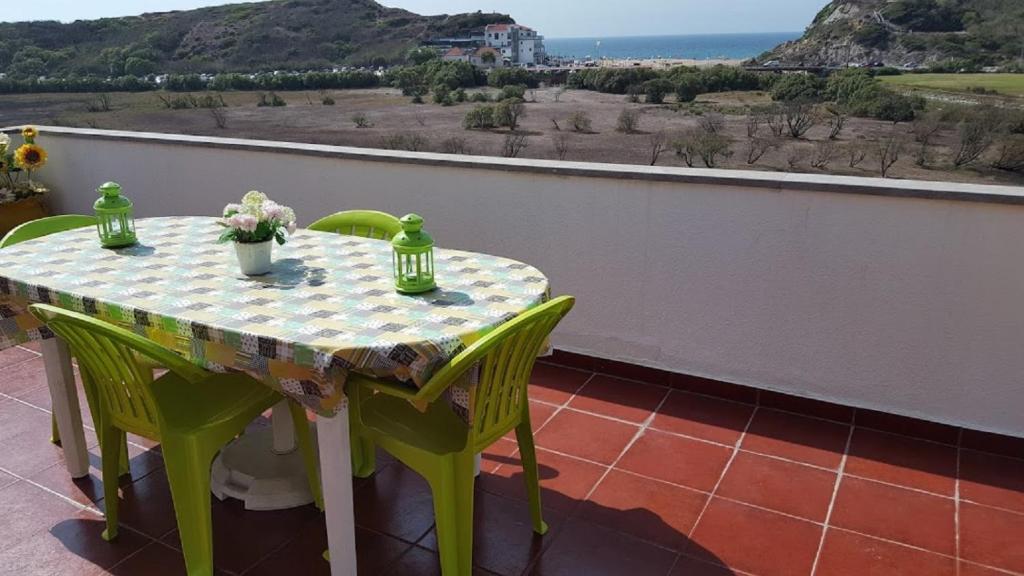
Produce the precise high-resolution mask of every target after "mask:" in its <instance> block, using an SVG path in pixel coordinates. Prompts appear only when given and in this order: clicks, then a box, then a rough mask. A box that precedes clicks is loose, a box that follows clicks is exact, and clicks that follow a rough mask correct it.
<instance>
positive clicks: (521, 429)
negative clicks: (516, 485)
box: [516, 419, 548, 535]
mask: <svg viewBox="0 0 1024 576" xmlns="http://www.w3.org/2000/svg"><path fill="white" fill-rule="evenodd" d="M516 440H518V441H519V458H520V460H521V461H522V463H523V479H524V480H526V494H527V496H528V497H529V499H530V518H531V519H532V520H533V531H534V532H536V533H537V534H540V535H544V534H547V532H548V525H547V524H546V523H545V522H544V518H543V517H542V514H541V507H540V475H539V474H538V472H537V451H536V449H534V447H533V430H532V429H531V428H530V421H529V420H528V419H524V420H523V422H522V423H521V424H519V426H517V427H516Z"/></svg>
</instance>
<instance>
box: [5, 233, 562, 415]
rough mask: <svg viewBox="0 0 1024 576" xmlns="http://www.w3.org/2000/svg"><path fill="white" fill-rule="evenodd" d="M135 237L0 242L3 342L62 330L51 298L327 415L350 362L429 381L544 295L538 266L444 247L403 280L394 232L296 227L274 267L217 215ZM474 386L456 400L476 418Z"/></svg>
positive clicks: (339, 398) (419, 381) (544, 280)
mask: <svg viewBox="0 0 1024 576" xmlns="http://www.w3.org/2000/svg"><path fill="white" fill-rule="evenodd" d="M137 228H138V237H139V243H138V244H137V245H135V246H131V247H128V248H123V249H116V250H110V249H104V248H101V247H100V245H99V240H98V238H97V235H96V231H95V230H94V229H93V228H83V229H79V230H74V231H70V232H63V233H60V234H55V235H52V236H47V237H44V238H40V239H37V240H31V241H28V242H24V243H21V244H17V245H14V246H11V247H9V248H5V249H3V250H0V348H4V347H7V346H13V345H15V344H19V343H23V342H26V341H28V340H36V339H42V338H49V337H52V333H50V332H49V330H47V329H46V327H45V326H40V325H39V323H38V322H37V321H36V320H35V319H34V318H33V317H32V316H31V315H30V314H29V313H28V311H27V306H28V304H30V303H38V302H45V303H50V304H54V305H56V306H60V307H63V308H66V309H69V310H75V311H78V312H83V313H85V314H88V315H90V316H94V317H97V318H100V319H102V320H105V321H108V322H112V323H115V324H118V325H120V326H123V327H126V328H128V329H130V330H133V331H134V332H136V333H138V334H141V335H144V336H145V337H147V338H149V339H151V340H154V341H156V342H159V343H160V344H163V345H164V346H167V347H169V348H171V349H173V350H175V351H177V352H178V353H180V354H182V355H183V356H185V357H187V358H189V359H190V360H191V361H193V362H195V363H196V364H198V365H201V366H204V367H206V368H209V369H212V370H226V369H235V370H243V371H245V372H248V373H250V374H252V375H254V376H256V377H257V378H260V379H261V380H263V381H264V382H265V383H267V384H268V385H270V386H272V387H274V388H275V389H277V390H279V391H281V392H283V393H285V394H287V395H289V396H291V397H292V398H295V399H296V400H298V401H300V402H302V403H303V404H304V405H305V406H307V407H309V408H310V409H312V410H314V411H316V412H317V413H319V414H321V415H325V416H330V415H333V414H334V413H335V412H336V411H337V410H338V409H339V408H340V403H341V402H342V400H343V398H344V395H343V393H342V387H343V384H344V382H345V377H346V376H347V374H348V371H349V370H358V371H360V372H363V373H367V374H371V375H376V376H389V377H394V378H397V379H399V380H401V381H405V382H409V383H410V384H414V385H416V386H422V385H423V384H425V383H426V382H427V380H429V378H430V377H431V375H433V374H434V372H435V371H436V370H437V369H438V368H440V367H441V366H443V365H445V364H446V363H448V362H449V361H450V360H451V358H452V357H454V356H455V355H456V354H457V353H458V352H460V351H461V350H463V349H464V348H465V347H466V346H468V345H469V344H472V343H473V342H474V341H476V340H477V339H479V338H480V337H481V336H482V335H484V334H486V333H487V332H488V331H490V330H492V329H493V328H495V327H497V326H499V325H500V324H502V323H504V322H506V321H507V320H509V319H511V318H513V317H515V316H516V315H518V314H520V313H521V312H523V311H525V310H527V309H529V308H531V307H533V306H536V305H538V304H540V303H542V302H544V301H546V300H547V298H548V281H547V278H545V276H544V275H543V274H541V273H540V272H539V271H538V270H537V269H535V268H533V267H531V266H528V265H526V264H523V263H521V262H516V261H514V260H508V259H505V258H499V257H495V256H487V255H483V254H475V253H470V252H460V251H455V250H442V249H438V250H436V251H435V262H436V264H435V265H436V278H437V282H438V286H439V288H438V290H436V291H434V292H430V293H427V294H422V295H418V296H406V295H402V294H399V293H397V292H395V290H394V284H393V279H392V272H391V245H390V243H388V242H386V241H382V240H372V239H364V238H358V237H351V236H339V235H335V234H327V233H322V232H312V231H307V230H300V231H298V232H296V234H295V235H294V236H293V237H292V238H291V239H290V241H289V242H288V243H287V244H285V245H284V246H274V266H273V270H272V272H271V273H270V274H268V275H266V276H261V277H252V278H250V277H246V276H244V275H242V274H241V273H240V272H239V270H238V263H237V260H236V257H235V253H234V246H232V245H231V244H216V238H217V236H218V235H219V233H220V231H221V228H220V227H219V226H218V225H217V224H216V219H214V218H202V217H189V218H180V217H179V218H149V219H140V220H139V221H138V222H137ZM468 396H469V394H468V389H467V388H462V389H461V390H455V391H453V393H452V398H451V400H452V401H453V404H454V405H456V407H457V408H459V409H461V410H462V411H464V413H463V416H464V417H469V414H471V412H472V406H471V404H470V402H469V398H468Z"/></svg>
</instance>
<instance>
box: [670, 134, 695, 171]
mask: <svg viewBox="0 0 1024 576" xmlns="http://www.w3.org/2000/svg"><path fill="white" fill-rule="evenodd" d="M698 132H699V131H698V130H696V129H693V128H691V129H689V130H687V131H685V132H683V133H682V134H680V135H679V136H677V137H676V138H675V139H674V140H672V147H673V148H675V151H676V156H679V157H680V158H682V159H683V162H685V163H686V165H687V166H689V167H690V168H693V163H694V161H695V160H696V159H697V144H696V142H697V138H698Z"/></svg>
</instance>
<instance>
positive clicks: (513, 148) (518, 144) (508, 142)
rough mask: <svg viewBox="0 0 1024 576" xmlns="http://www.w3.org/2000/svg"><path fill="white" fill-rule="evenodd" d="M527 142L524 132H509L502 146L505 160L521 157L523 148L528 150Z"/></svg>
mask: <svg viewBox="0 0 1024 576" xmlns="http://www.w3.org/2000/svg"><path fill="white" fill-rule="evenodd" d="M527 140H528V139H527V137H526V134H523V133H522V132H509V133H508V134H506V135H505V142H504V143H503V144H502V146H501V155H502V156H504V157H505V158H515V157H516V156H519V153H520V152H522V151H523V148H526V146H527V144H528V142H527Z"/></svg>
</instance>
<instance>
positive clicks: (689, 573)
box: [669, 556, 736, 576]
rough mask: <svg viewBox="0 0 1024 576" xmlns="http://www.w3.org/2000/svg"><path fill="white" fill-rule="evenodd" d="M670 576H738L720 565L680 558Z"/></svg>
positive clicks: (684, 557)
mask: <svg viewBox="0 0 1024 576" xmlns="http://www.w3.org/2000/svg"><path fill="white" fill-rule="evenodd" d="M669 576H736V572H734V571H733V570H732V568H727V567H725V566H722V565H720V564H712V563H710V562H705V561H703V560H697V559H696V558H690V557H688V556H680V557H679V559H678V560H677V561H676V565H675V567H674V568H672V573H671V574H669Z"/></svg>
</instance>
